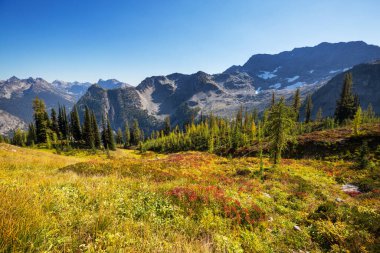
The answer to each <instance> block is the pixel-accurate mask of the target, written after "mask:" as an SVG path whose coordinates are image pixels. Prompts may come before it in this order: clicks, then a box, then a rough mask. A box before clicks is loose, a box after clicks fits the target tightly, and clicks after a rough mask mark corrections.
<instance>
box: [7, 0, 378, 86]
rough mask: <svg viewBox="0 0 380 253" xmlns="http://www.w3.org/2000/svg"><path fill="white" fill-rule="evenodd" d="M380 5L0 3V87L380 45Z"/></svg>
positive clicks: (353, 1) (336, 1)
mask: <svg viewBox="0 0 380 253" xmlns="http://www.w3.org/2000/svg"><path fill="white" fill-rule="evenodd" d="M379 10H380V1H378V0H360V1H357V0H318V1H314V0H313V1H307V0H288V1H286V0H265V1H264V0H257V1H256V0H0V80H4V79H8V78H9V77H11V76H13V75H15V76H17V77H19V78H28V77H42V78H44V79H46V80H48V81H50V82H51V81H53V80H56V79H58V80H64V81H80V82H85V81H89V82H93V83H94V82H96V81H97V80H98V79H99V78H102V79H109V78H116V79H118V80H120V81H123V82H127V83H129V84H132V85H138V84H139V83H140V82H141V81H142V80H143V79H144V78H146V77H149V76H153V75H167V74H170V73H174V72H179V73H185V74H191V73H194V72H197V71H199V70H202V71H205V72H207V73H212V74H213V73H220V72H223V71H224V70H225V69H227V68H228V67H230V66H231V65H242V64H244V63H245V62H246V61H247V60H248V59H249V57H250V56H252V55H253V54H258V53H269V54H274V53H279V52H281V51H288V50H292V49H293V48H295V47H303V46H314V45H317V44H319V43H321V42H325V41H326V42H340V41H356V40H362V41H365V42H367V43H369V44H375V45H380V28H379V27H380V18H379V16H378V15H379Z"/></svg>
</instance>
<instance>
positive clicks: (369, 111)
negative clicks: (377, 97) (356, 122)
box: [364, 103, 375, 122]
mask: <svg viewBox="0 0 380 253" xmlns="http://www.w3.org/2000/svg"><path fill="white" fill-rule="evenodd" d="M364 116H365V120H366V122H372V120H373V119H374V118H375V112H374V110H373V107H372V104H371V103H369V104H368V106H367V110H366V111H365V113H364Z"/></svg>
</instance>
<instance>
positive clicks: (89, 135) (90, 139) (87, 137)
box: [83, 106, 95, 149]
mask: <svg viewBox="0 0 380 253" xmlns="http://www.w3.org/2000/svg"><path fill="white" fill-rule="evenodd" d="M83 139H84V141H85V145H86V147H87V148H90V149H93V148H94V147H95V138H94V135H93V130H92V124H91V115H90V110H89V109H88V107H87V106H86V107H85V112H84V123H83Z"/></svg>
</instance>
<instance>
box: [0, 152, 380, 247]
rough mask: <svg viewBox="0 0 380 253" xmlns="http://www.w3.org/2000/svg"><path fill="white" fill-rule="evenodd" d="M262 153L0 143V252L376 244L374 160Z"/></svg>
mask: <svg viewBox="0 0 380 253" xmlns="http://www.w3.org/2000/svg"><path fill="white" fill-rule="evenodd" d="M264 162H265V168H266V169H265V173H264V178H265V180H261V178H259V176H258V171H259V161H258V159H256V158H233V159H227V158H222V157H218V156H215V155H210V154H207V153H200V152H185V153H177V154H170V155H162V154H160V155H159V154H155V153H146V154H143V155H141V154H138V153H137V152H136V151H130V150H117V151H115V152H111V157H109V158H107V156H106V155H105V154H103V153H100V152H99V153H95V154H89V153H87V152H72V153H71V154H70V155H68V154H66V155H65V154H62V155H57V154H54V151H50V150H36V149H27V148H18V147H14V146H11V145H7V144H0V196H1V197H0V252H302V251H303V252H305V251H308V252H327V251H330V252H346V251H347V250H350V251H351V252H376V251H377V252H378V250H379V239H378V238H377V237H376V235H378V234H379V232H380V228H379V224H380V210H379V209H380V198H379V186H378V182H379V180H378V175H379V171H378V169H376V168H375V169H373V170H372V171H370V170H368V171H367V170H361V171H358V170H354V169H352V167H353V166H352V163H349V162H344V161H336V162H327V161H317V160H291V159H284V160H283V161H282V163H281V165H280V166H278V167H277V168H271V166H270V163H269V161H268V160H265V161H264ZM343 183H357V184H360V183H361V184H364V185H365V186H366V188H365V190H366V193H363V194H360V195H357V196H350V195H348V194H346V193H344V192H342V190H341V185H342V184H343ZM337 199H341V200H342V201H340V200H339V201H337ZM294 226H298V227H299V230H298V229H295V227H294ZM345 250H346V251H345Z"/></svg>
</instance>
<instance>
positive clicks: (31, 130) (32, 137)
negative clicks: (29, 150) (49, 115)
mask: <svg viewBox="0 0 380 253" xmlns="http://www.w3.org/2000/svg"><path fill="white" fill-rule="evenodd" d="M35 143H37V134H36V127H35V125H34V124H33V123H30V124H29V126H28V136H27V145H29V146H34V144H35Z"/></svg>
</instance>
